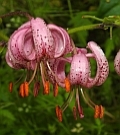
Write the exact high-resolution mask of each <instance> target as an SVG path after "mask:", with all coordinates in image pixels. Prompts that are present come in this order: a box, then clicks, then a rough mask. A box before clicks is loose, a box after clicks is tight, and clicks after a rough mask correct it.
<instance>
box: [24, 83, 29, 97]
mask: <svg viewBox="0 0 120 135" xmlns="http://www.w3.org/2000/svg"><path fill="white" fill-rule="evenodd" d="M23 84H24V93H25V96H28V94H29V84H28V82H24V83H23Z"/></svg>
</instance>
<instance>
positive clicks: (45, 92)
mask: <svg viewBox="0 0 120 135" xmlns="http://www.w3.org/2000/svg"><path fill="white" fill-rule="evenodd" d="M43 93H44V94H49V93H50V82H49V81H46V82H45V85H44V91H43Z"/></svg>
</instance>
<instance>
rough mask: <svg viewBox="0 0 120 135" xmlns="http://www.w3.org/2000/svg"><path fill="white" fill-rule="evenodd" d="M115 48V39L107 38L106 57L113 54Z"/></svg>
mask: <svg viewBox="0 0 120 135" xmlns="http://www.w3.org/2000/svg"><path fill="white" fill-rule="evenodd" d="M113 50H114V44H113V40H111V39H109V38H108V39H107V40H106V42H105V54H106V57H107V58H108V57H109V56H110V55H111V52H112V51H113Z"/></svg>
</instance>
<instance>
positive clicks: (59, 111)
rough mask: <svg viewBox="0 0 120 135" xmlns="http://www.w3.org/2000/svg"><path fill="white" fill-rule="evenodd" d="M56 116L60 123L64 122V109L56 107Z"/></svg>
mask: <svg viewBox="0 0 120 135" xmlns="http://www.w3.org/2000/svg"><path fill="white" fill-rule="evenodd" d="M55 110H56V116H57V118H58V120H59V121H60V122H62V109H61V108H60V107H59V106H56V108H55Z"/></svg>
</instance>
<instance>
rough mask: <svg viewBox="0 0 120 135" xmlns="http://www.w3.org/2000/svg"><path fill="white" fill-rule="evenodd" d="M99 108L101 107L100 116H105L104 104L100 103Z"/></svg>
mask: <svg viewBox="0 0 120 135" xmlns="http://www.w3.org/2000/svg"><path fill="white" fill-rule="evenodd" d="M99 108H100V118H103V116H104V108H103V106H102V105H100V106H99Z"/></svg>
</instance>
